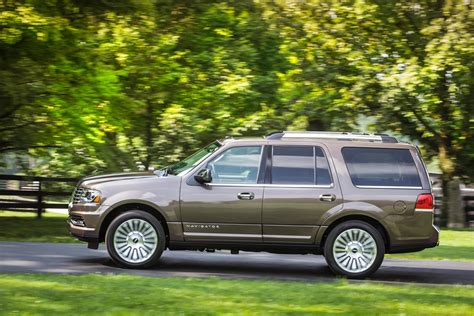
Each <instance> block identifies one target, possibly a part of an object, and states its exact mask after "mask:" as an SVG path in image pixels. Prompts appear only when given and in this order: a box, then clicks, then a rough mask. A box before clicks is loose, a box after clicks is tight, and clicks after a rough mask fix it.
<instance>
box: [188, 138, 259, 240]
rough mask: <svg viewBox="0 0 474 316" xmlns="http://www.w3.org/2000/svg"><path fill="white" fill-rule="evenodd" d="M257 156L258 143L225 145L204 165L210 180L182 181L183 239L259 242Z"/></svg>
mask: <svg viewBox="0 0 474 316" xmlns="http://www.w3.org/2000/svg"><path fill="white" fill-rule="evenodd" d="M261 157H262V146H238V147H231V148H228V149H226V150H224V151H223V152H222V153H220V154H218V155H217V156H216V157H214V158H213V159H212V160H211V161H210V162H208V164H207V166H206V167H207V168H208V169H210V170H211V176H212V182H211V183H207V184H198V183H195V182H194V181H187V183H183V184H182V187H181V217H182V221H183V232H184V238H185V240H186V241H229V242H262V224H261V220H262V199H263V185H261V184H257V182H258V178H259V173H260V164H261ZM191 180H192V179H191Z"/></svg>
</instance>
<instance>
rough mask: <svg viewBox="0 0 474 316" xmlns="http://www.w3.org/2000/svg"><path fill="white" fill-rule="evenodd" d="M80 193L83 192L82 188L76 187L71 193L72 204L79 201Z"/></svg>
mask: <svg viewBox="0 0 474 316" xmlns="http://www.w3.org/2000/svg"><path fill="white" fill-rule="evenodd" d="M82 193H84V188H80V187H77V188H76V190H74V193H73V194H72V204H77V203H79V201H80V199H81V196H82Z"/></svg>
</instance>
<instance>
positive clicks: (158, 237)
mask: <svg viewBox="0 0 474 316" xmlns="http://www.w3.org/2000/svg"><path fill="white" fill-rule="evenodd" d="M105 240H106V244H107V251H108V252H109V255H110V257H111V258H112V260H113V261H114V262H115V263H116V264H118V265H120V266H122V267H125V268H147V267H150V266H152V265H154V264H156V263H157V262H158V260H159V259H160V257H161V254H162V253H163V250H164V249H165V246H166V237H165V232H164V229H163V226H162V225H161V223H160V222H159V221H158V220H157V219H156V218H155V217H154V216H153V215H151V214H149V213H147V212H144V211H139V210H134V211H128V212H125V213H123V214H121V215H119V216H117V218H115V219H114V220H113V221H112V223H110V225H109V227H108V229H107V232H106V235H105Z"/></svg>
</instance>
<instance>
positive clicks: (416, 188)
mask: <svg viewBox="0 0 474 316" xmlns="http://www.w3.org/2000/svg"><path fill="white" fill-rule="evenodd" d="M345 148H357V149H367V148H374V149H388V150H407V151H408V152H409V153H410V156H411V158H412V160H413V164H414V166H415V169H416V171H417V173H418V178H419V180H420V183H421V184H422V183H423V182H422V180H421V177H420V170H419V169H418V166H417V165H416V161H415V157H413V154H412V152H411V150H410V149H409V148H390V147H360V146H344V147H342V148H341V156H342V160H343V161H344V165H345V166H346V169H347V174H348V175H349V179H351V183H352V185H353V186H354V187H356V188H358V189H395V190H422V189H423V186H422V185H421V186H411V185H408V186H403V185H356V184H355V183H354V181H353V180H352V175H351V172H350V171H349V166H348V164H347V161H346V158H345V157H344V153H343V150H344V149H345Z"/></svg>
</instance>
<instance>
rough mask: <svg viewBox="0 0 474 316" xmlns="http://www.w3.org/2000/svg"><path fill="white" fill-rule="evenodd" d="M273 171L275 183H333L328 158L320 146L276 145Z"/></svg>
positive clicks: (273, 181)
mask: <svg viewBox="0 0 474 316" xmlns="http://www.w3.org/2000/svg"><path fill="white" fill-rule="evenodd" d="M271 173H272V177H271V178H272V183H273V184H296V185H298V184H300V185H314V184H318V185H330V184H332V180H331V175H330V173H329V166H328V162H327V159H326V157H325V156H324V153H323V151H322V149H321V148H319V147H312V146H274V147H273V159H272V169H271Z"/></svg>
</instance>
